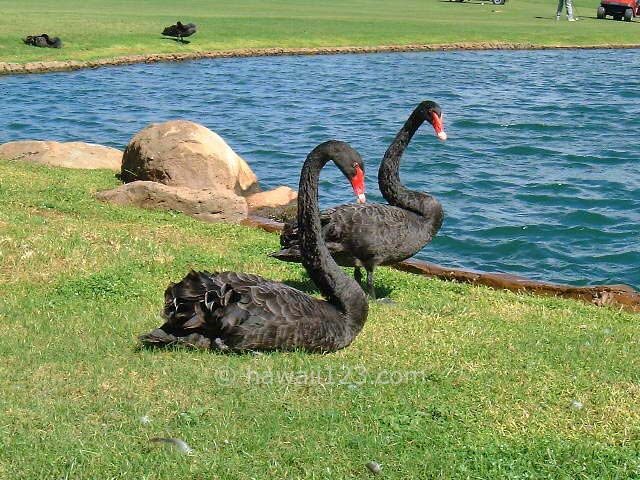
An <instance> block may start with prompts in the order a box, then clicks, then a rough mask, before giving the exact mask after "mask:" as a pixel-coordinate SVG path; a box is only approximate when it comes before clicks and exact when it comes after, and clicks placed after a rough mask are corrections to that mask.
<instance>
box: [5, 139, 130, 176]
mask: <svg viewBox="0 0 640 480" xmlns="http://www.w3.org/2000/svg"><path fill="white" fill-rule="evenodd" d="M0 159H3V160H24V161H28V162H34V163H41V164H44V165H50V166H54V167H66V168H87V169H96V168H105V169H109V170H115V171H119V170H120V166H121V163H122V152H121V151H120V150H117V149H115V148H111V147H105V146H103V145H96V144H93V143H83V142H65V143H60V142H51V141H45V142H41V141H36V140H25V141H19V142H9V143H5V144H3V145H0Z"/></svg>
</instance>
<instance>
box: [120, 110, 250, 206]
mask: <svg viewBox="0 0 640 480" xmlns="http://www.w3.org/2000/svg"><path fill="white" fill-rule="evenodd" d="M121 175H122V180H123V181H124V182H126V183H128V182H133V181H136V180H150V181H153V182H159V183H163V184H165V185H170V186H174V187H189V188H226V189H228V190H231V191H232V192H235V193H237V194H241V195H247V194H251V193H256V192H259V191H260V187H259V185H258V178H257V177H256V175H255V174H254V173H253V171H251V168H249V165H247V162H245V161H244V160H243V159H242V158H240V156H239V155H237V154H236V153H235V152H234V151H233V150H232V149H231V147H229V145H227V144H226V143H225V141H224V140H223V139H222V138H220V136H219V135H217V134H216V133H214V132H212V131H211V130H209V129H208V128H206V127H203V126H202V125H198V124H197V123H193V122H189V121H185V120H173V121H169V122H165V123H154V124H151V125H149V126H148V127H146V128H145V129H144V130H142V131H140V132H139V133H138V134H136V135H135V136H134V137H133V138H132V139H131V141H130V142H129V145H127V148H126V149H125V151H124V156H123V161H122V172H121Z"/></svg>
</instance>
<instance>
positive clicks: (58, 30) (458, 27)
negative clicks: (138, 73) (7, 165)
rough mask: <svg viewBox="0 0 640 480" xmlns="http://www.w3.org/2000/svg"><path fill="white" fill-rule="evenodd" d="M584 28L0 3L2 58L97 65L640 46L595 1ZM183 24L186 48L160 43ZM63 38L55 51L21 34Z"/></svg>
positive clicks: (462, 7)
mask: <svg viewBox="0 0 640 480" xmlns="http://www.w3.org/2000/svg"><path fill="white" fill-rule="evenodd" d="M575 4H576V10H577V13H578V16H579V17H580V18H581V19H582V21H580V22H576V23H572V24H570V23H568V22H566V21H563V22H556V21H555V8H556V3H555V1H548V0H509V1H508V2H507V4H506V5H505V6H501V7H496V6H494V5H493V4H491V3H490V2H486V3H485V4H484V5H481V4H480V2H478V1H474V2H468V3H464V4H460V3H455V2H448V1H442V0H393V1H389V0H352V1H344V0H326V1H322V2H319V1H316V0H278V1H263V0H239V1H233V2H231V1H223V0H183V1H175V0H144V1H129V0H115V1H114V0H112V1H104V0H83V1H79V0H55V1H52V0H30V1H29V2H18V1H15V0H0V13H2V14H1V15H0V61H5V62H30V61H41V60H42V61H44V60H94V59H98V58H105V57H117V56H123V55H131V54H148V53H161V52H195V51H203V50H226V49H236V48H249V47H321V46H374V45H383V44H411V43H420V44H422V43H450V42H487V41H502V42H518V43H520V42H524V43H534V44H538V45H555V44H562V45H584V44H618V43H627V44H628V43H640V27H639V26H638V23H637V22H632V23H625V22H616V21H613V20H609V21H602V20H596V19H595V12H596V7H597V5H598V4H599V0H578V1H576V2H575ZM178 19H181V20H182V21H185V22H194V23H196V24H197V25H198V27H199V30H198V33H197V34H196V35H195V36H193V37H192V38H191V39H190V40H191V43H190V44H189V45H181V44H178V43H176V42H174V41H172V40H167V39H163V38H162V37H161V35H160V32H161V31H162V28H163V27H164V26H166V25H169V24H172V23H175V22H176V20H178ZM44 32H46V33H49V34H51V35H57V36H60V37H61V38H62V39H63V42H64V48H63V49H61V50H52V49H39V48H35V47H29V46H26V45H23V44H22V42H21V41H20V38H21V37H25V36H26V35H34V34H40V33H44Z"/></svg>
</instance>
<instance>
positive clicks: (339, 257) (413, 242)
mask: <svg viewBox="0 0 640 480" xmlns="http://www.w3.org/2000/svg"><path fill="white" fill-rule="evenodd" d="M425 121H426V122H429V123H430V124H431V125H432V126H433V128H434V130H435V133H436V136H437V137H438V138H439V139H441V140H446V138H447V135H446V133H445V132H444V128H443V126H442V110H441V108H440V106H439V105H438V104H437V103H436V102H432V101H424V102H421V103H420V104H419V105H418V106H417V107H416V108H415V109H414V111H413V112H412V113H411V115H410V116H409V118H408V119H407V121H406V122H405V124H404V125H403V126H402V128H401V129H400V131H399V132H398V134H397V135H396V137H395V139H394V140H393V142H392V143H391V145H389V148H388V149H387V151H386V153H385V154H384V158H383V160H382V163H381V165H380V169H379V171H378V184H379V186H380V191H381V192H382V196H383V197H384V198H385V199H386V200H387V201H388V202H389V205H383V204H378V203H367V204H364V205H354V204H346V205H339V206H337V207H334V208H330V209H328V210H325V211H324V212H322V214H321V224H322V233H323V236H324V240H325V242H326V243H327V244H328V246H329V249H330V251H331V255H332V256H333V257H334V258H335V260H336V261H337V262H338V264H340V265H343V266H351V267H356V270H355V277H356V280H357V281H358V282H360V281H361V273H360V267H364V268H365V270H366V272H367V286H368V290H369V294H370V296H371V298H374V299H375V289H374V274H373V272H374V269H375V267H376V266H378V265H389V264H393V263H397V262H399V261H401V260H405V259H407V258H409V257H411V256H413V255H415V254H416V253H417V252H419V251H420V250H421V249H422V248H423V247H424V246H425V245H426V244H428V243H429V242H430V241H431V239H432V238H433V236H434V235H435V234H436V233H437V232H438V230H439V229H440V227H441V226H442V221H443V218H444V211H443V209H442V205H441V204H440V202H439V201H438V200H437V199H436V198H435V197H433V196H432V195H429V194H428V193H424V192H418V191H414V190H409V189H408V188H406V187H405V186H404V185H402V183H401V182H400V160H401V158H402V154H403V153H404V151H405V149H406V148H407V146H408V145H409V142H410V141H411V138H412V137H413V135H414V134H415V133H416V131H417V130H418V128H420V126H421V125H422V124H423V123H424V122H425ZM280 244H281V246H282V249H281V250H279V251H278V252H274V253H272V254H270V255H271V256H272V257H275V258H278V259H280V260H284V261H289V262H299V261H300V260H301V256H300V238H299V229H298V226H297V224H295V223H289V224H286V225H285V228H284V230H283V232H282V235H281V236H280Z"/></svg>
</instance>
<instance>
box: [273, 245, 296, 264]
mask: <svg viewBox="0 0 640 480" xmlns="http://www.w3.org/2000/svg"><path fill="white" fill-rule="evenodd" d="M269 256H270V257H272V258H277V259H278V260H282V261H283V262H297V263H300V262H301V261H302V255H300V249H299V248H298V247H291V248H283V249H282V250H278V251H277V252H273V253H270V254H269Z"/></svg>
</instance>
